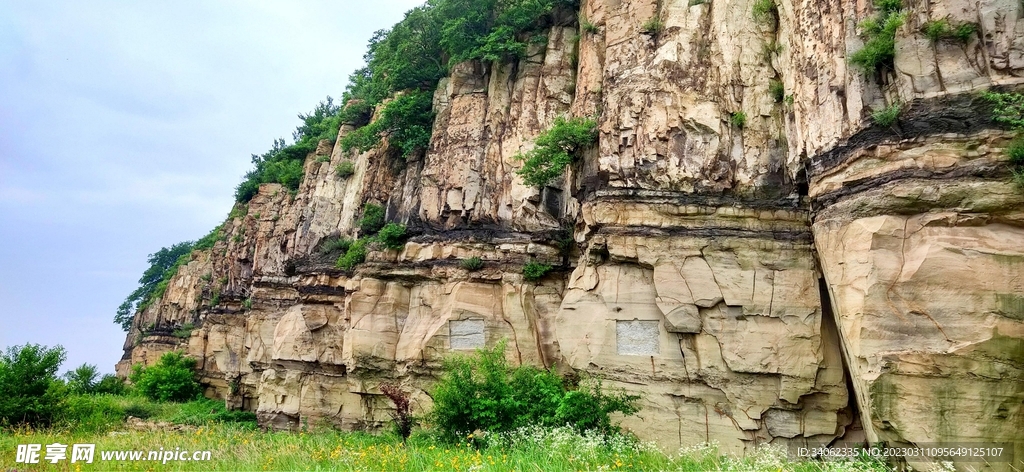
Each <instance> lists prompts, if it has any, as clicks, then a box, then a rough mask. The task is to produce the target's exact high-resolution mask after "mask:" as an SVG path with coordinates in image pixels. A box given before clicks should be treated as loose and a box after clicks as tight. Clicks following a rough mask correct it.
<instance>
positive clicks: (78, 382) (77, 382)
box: [64, 364, 100, 393]
mask: <svg viewBox="0 0 1024 472" xmlns="http://www.w3.org/2000/svg"><path fill="white" fill-rule="evenodd" d="M99 375H100V372H99V370H97V369H96V366H94V365H91V364H82V365H80V366H78V367H76V368H75V369H74V370H69V371H68V372H67V373H65V374H64V379H65V380H67V381H68V384H67V387H68V390H69V391H70V392H71V393H95V391H96V386H97V378H98V377H99Z"/></svg>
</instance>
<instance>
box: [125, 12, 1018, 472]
mask: <svg viewBox="0 0 1024 472" xmlns="http://www.w3.org/2000/svg"><path fill="white" fill-rule="evenodd" d="M691 3H693V2H691ZM865 5H866V4H865V3H864V2H854V1H853V0H843V1H840V2H838V3H829V4H822V3H821V2H811V1H802V2H801V1H796V2H794V1H789V0H784V1H779V2H778V9H779V21H778V24H777V25H776V26H774V27H772V26H769V25H765V24H761V23H757V22H756V21H755V20H753V18H752V17H751V15H750V12H749V8H750V5H748V4H746V3H743V2H739V3H737V2H736V1H718V0H716V1H714V2H704V3H700V4H690V3H687V2H685V1H684V2H656V1H654V0H625V1H614V2H613V1H586V2H584V5H583V7H582V12H581V13H582V14H583V16H585V17H586V18H587V19H588V21H590V22H591V23H593V24H594V25H596V26H597V28H598V33H581V34H580V35H579V36H578V46H577V45H576V44H574V43H575V42H576V40H575V39H574V38H575V37H576V34H577V31H576V29H575V28H569V27H557V28H554V29H552V30H551V31H550V32H549V34H548V42H547V43H546V44H534V45H531V49H530V51H529V54H528V57H526V58H525V59H523V60H522V61H520V63H519V64H517V65H515V67H511V66H510V65H507V64H506V65H503V64H478V63H466V64H461V65H459V66H457V67H455V68H454V69H453V70H452V73H451V76H450V77H449V78H446V79H444V80H442V83H441V84H440V86H439V88H438V90H437V92H436V94H435V100H434V104H435V109H436V111H437V119H436V123H435V126H434V131H433V133H434V134H433V138H432V141H431V146H430V149H429V150H428V151H427V152H426V154H425V155H424V156H418V157H416V158H414V159H412V160H410V161H408V162H406V163H405V164H404V165H394V164H395V163H394V162H392V161H391V160H390V159H391V158H390V157H389V153H388V149H386V148H382V149H374V150H371V151H369V152H367V153H364V154H361V155H346V154H345V153H343V152H342V150H341V149H340V146H334V147H332V146H331V143H329V142H326V141H325V142H322V143H321V146H319V147H318V149H317V151H316V152H315V153H314V155H316V156H327V157H328V159H314V158H310V159H307V161H306V165H305V177H304V180H303V183H302V186H301V188H300V189H299V191H298V193H297V194H295V196H294V197H292V196H291V195H289V193H288V192H286V191H284V190H282V189H281V188H279V187H277V186H276V185H264V186H263V187H262V188H261V189H260V191H259V194H258V195H257V196H256V197H255V198H253V200H252V201H251V202H250V203H249V205H248V208H247V214H246V215H245V216H241V217H236V218H232V219H229V220H228V221H227V222H226V224H225V226H224V231H225V235H226V238H225V239H224V240H222V241H220V242H218V243H217V244H216V245H215V247H214V248H213V249H211V250H209V251H204V252H200V253H196V254H195V256H194V259H193V260H192V262H190V263H189V264H188V265H186V266H184V267H183V268H182V269H181V270H180V271H179V273H178V275H177V276H175V277H174V278H173V279H172V281H171V284H170V287H169V288H168V290H167V292H166V293H165V295H164V296H163V297H162V298H161V299H160V300H158V301H157V302H156V303H154V304H153V305H152V306H150V307H149V308H148V309H147V310H146V311H144V312H141V313H139V314H138V315H137V316H136V319H135V322H134V325H133V328H132V331H131V332H130V333H129V335H128V339H127V340H126V343H125V358H124V360H123V361H122V362H121V363H119V364H118V371H119V372H121V373H124V372H126V370H127V369H128V367H129V366H130V365H131V364H132V363H135V362H153V361H155V359H156V357H157V356H158V355H159V354H160V353H162V352H166V351H167V350H170V349H176V348H182V349H185V350H187V352H188V353H189V355H190V356H192V357H194V358H196V359H197V360H198V361H199V366H200V370H201V373H202V380H203V383H204V384H205V385H206V386H207V394H208V395H209V396H211V397H220V398H225V399H226V400H227V401H228V403H229V404H230V405H232V406H234V407H238V408H245V409H249V410H253V411H255V412H256V413H257V415H258V417H259V419H260V421H261V422H262V423H263V424H265V425H269V426H272V427H275V428H296V427H298V426H299V425H301V424H307V423H310V424H312V423H316V422H321V421H323V422H329V423H333V424H336V425H339V426H341V427H345V428H375V427H379V426H380V425H381V424H382V423H383V422H385V421H386V420H387V418H388V414H387V409H388V408H389V403H388V402H387V401H385V400H384V399H382V396H381V395H380V392H379V390H378V386H379V384H380V382H382V381H384V380H389V381H398V382H400V383H401V384H402V385H403V387H404V388H406V389H407V390H408V391H411V392H413V394H414V405H415V407H416V408H419V409H421V410H423V409H427V408H429V407H430V398H429V395H427V394H426V392H427V391H429V389H430V386H431V385H432V383H433V382H434V381H435V380H436V376H437V375H438V373H439V368H440V363H441V359H442V358H443V357H444V356H445V355H447V354H448V353H451V352H468V350H471V349H473V348H475V347H479V346H484V345H487V346H489V345H492V344H493V343H495V342H497V341H498V340H499V339H502V338H507V339H508V340H509V351H508V355H509V356H510V358H512V359H513V360H514V361H515V362H522V363H531V364H536V365H543V366H548V367H554V368H556V369H560V370H562V371H568V370H578V371H587V372H591V373H595V374H600V375H602V376H604V377H605V378H606V379H607V380H608V382H609V383H611V384H612V385H614V386H617V387H621V388H625V389H627V390H630V391H633V392H640V393H642V394H643V395H644V400H643V402H644V413H643V415H642V416H643V417H642V418H627V419H625V420H624V422H623V424H624V426H626V427H627V428H630V429H631V430H633V431H634V432H636V433H637V434H639V435H640V436H641V437H643V438H645V439H651V440H655V441H657V442H658V443H659V444H661V445H662V446H664V447H665V448H666V449H674V448H677V447H680V446H686V445H692V444H695V443H698V442H704V441H718V442H719V443H720V444H721V445H722V447H723V449H724V450H727V451H730V452H736V453H742V452H743V451H746V450H749V449H750V448H753V447H756V446H757V445H759V444H765V443H775V444H785V445H794V446H795V445H821V444H828V443H830V442H833V441H836V440H840V439H841V440H854V441H856V440H869V441H889V442H893V443H897V444H923V443H938V442H953V443H967V442H971V443H985V442H1011V443H1014V444H1015V445H1014V452H1015V454H1016V455H1017V457H1024V441H1022V437H1021V431H1024V389H1022V387H1021V386H1022V385H1024V295H1022V294H1024V246H1022V245H1021V242H1022V241H1024V196H1022V192H1021V191H1020V190H1019V189H1016V188H1014V187H1013V185H1012V184H1011V183H1010V182H1009V180H1008V178H1007V177H1008V174H1007V172H1008V171H1007V168H1006V166H1005V157H1004V152H1003V149H1004V148H1005V146H1006V145H1007V142H1008V139H1009V137H1010V135H1009V134H1008V133H1007V132H1005V131H1003V130H1000V129H999V128H998V127H997V126H995V125H994V124H993V123H992V122H991V120H990V119H989V118H988V115H987V113H988V111H987V109H986V105H985V104H984V103H983V102H981V101H980V100H979V99H978V98H977V96H976V91H978V90H981V89H985V88H988V87H993V86H995V87H1003V88H1004V89H1013V88H1014V87H1016V88H1017V89H1020V87H1021V84H1024V78H1022V77H1024V19H1022V18H1024V7H1021V6H1020V5H1019V2H1014V1H1011V0H986V1H983V2H981V3H965V2H957V1H954V0H941V1H939V2H932V3H928V4H924V3H920V2H917V3H913V2H911V3H908V4H907V5H906V6H907V8H908V9H909V11H910V14H909V15H908V23H907V25H906V26H905V27H904V28H902V29H901V30H900V32H899V33H898V35H897V51H898V53H897V60H896V64H895V67H896V70H895V71H894V72H893V73H890V74H885V75H884V76H879V77H866V76H864V75H863V74H860V73H859V72H857V71H855V70H851V69H849V66H848V65H847V62H846V60H845V57H846V56H847V53H848V52H850V51H854V50H856V49H858V48H859V47H860V46H861V44H860V41H861V40H860V38H859V37H858V36H857V32H856V31H855V29H854V28H855V25H856V24H857V23H858V21H859V20H860V19H862V18H864V17H865V16H867V15H868V11H866V8H867V7H866V6H865ZM655 15H657V16H658V17H659V18H661V19H662V21H663V22H664V25H665V28H664V30H663V32H661V33H659V34H657V35H652V34H645V33H643V32H642V25H643V24H644V23H645V22H646V21H647V20H649V19H650V18H652V17H654V16H655ZM946 17H949V18H951V19H953V20H956V21H958V22H972V23H976V24H977V25H978V26H979V31H980V32H981V34H980V36H978V37H975V38H973V39H971V40H970V41H969V42H968V43H967V44H965V45H962V46H961V45H953V44H947V43H944V42H939V43H933V42H930V41H928V40H927V39H926V38H924V36H923V34H922V33H921V32H920V26H921V25H922V24H923V23H924V22H925V21H928V20H929V19H941V18H946ZM768 42H775V43H776V44H782V45H783V47H782V48H780V49H779V51H778V52H776V53H774V54H773V55H770V56H769V57H767V58H766V57H765V56H764V54H763V51H764V49H765V47H764V45H765V44H767V43H768ZM573 50H576V51H577V53H576V58H577V59H576V60H575V62H574V59H573V57H572V55H571V54H570V51H573ZM712 58H713V59H712ZM574 64H575V65H576V67H575V68H573V65H574ZM879 79H881V80H879ZM770 80H779V81H781V82H782V83H783V84H784V86H785V89H786V92H787V94H789V95H791V96H792V97H793V98H792V100H791V104H786V103H776V102H775V101H774V100H772V99H771V97H770V95H769V94H768V93H767V87H768V83H769V81H770ZM891 103H902V104H903V107H904V109H905V111H904V113H903V114H901V116H900V119H899V121H898V123H897V125H896V126H894V127H891V128H881V127H878V126H874V125H872V124H871V120H870V118H869V116H870V113H871V111H873V110H878V109H881V108H883V107H885V106H887V105H888V104H891ZM740 110H742V111H744V112H745V113H746V115H747V117H748V118H747V123H746V124H745V126H743V127H737V126H734V125H731V124H730V122H729V114H730V113H732V112H735V111H740ZM564 113H571V114H575V115H578V116H582V115H599V129H600V140H599V144H598V146H596V147H595V148H594V149H592V150H590V151H588V152H587V154H586V155H585V157H584V158H583V159H582V162H579V163H577V164H575V165H574V166H573V167H572V168H571V169H570V170H569V171H568V173H567V175H566V177H565V179H564V180H562V181H560V182H558V183H556V184H553V185H551V186H548V187H545V188H540V189H538V188H533V187H526V186H524V185H522V183H521V181H520V180H519V178H518V177H517V176H516V175H515V173H514V171H515V169H517V168H518V166H519V165H520V164H519V161H517V160H516V159H515V158H514V156H515V154H516V153H517V152H519V151H521V150H523V149H527V148H528V147H529V146H530V145H531V140H532V139H533V138H534V137H535V136H537V135H538V134H539V133H540V132H541V131H542V130H543V129H545V128H546V127H547V126H548V125H549V124H550V123H551V122H552V121H553V120H554V118H555V117H556V116H558V115H560V114H564ZM348 131H349V129H343V130H342V131H341V132H342V133H346V132H348ZM325 160H327V161H329V162H321V161H325ZM346 160H349V161H352V162H353V163H354V164H355V173H354V174H353V175H351V176H349V177H347V178H341V177H339V176H337V175H335V166H336V165H337V164H338V163H340V162H342V161H346ZM365 202H373V203H376V204H381V205H383V206H385V207H386V208H387V215H388V219H389V220H391V221H397V222H401V223H404V224H407V225H408V226H409V228H410V230H411V231H412V235H413V237H412V238H411V239H410V241H409V242H408V243H407V244H406V245H405V247H404V248H403V249H401V250H399V251H374V252H371V253H370V254H369V257H368V258H367V262H366V263H364V264H362V265H360V266H358V267H357V268H356V269H355V270H353V271H342V270H339V269H336V268H335V267H334V266H333V260H334V259H335V258H336V257H337V254H321V253H320V252H319V249H318V248H319V247H320V244H321V243H322V242H323V241H324V240H325V239H326V238H328V237H331V236H336V235H353V234H354V233H355V232H356V228H354V226H353V221H354V220H355V218H356V217H357V216H358V213H359V211H360V209H361V208H362V206H363V204H364V203H365ZM566 235H571V243H570V244H566V242H567V241H566V240H565V236H566ZM560 240H561V244H560ZM470 257H479V258H481V260H482V261H483V267H482V268H481V269H480V270H475V271H469V270H466V269H464V268H462V267H461V266H460V261H461V260H464V259H467V258H470ZM531 260H538V261H543V262H546V263H549V264H552V265H554V266H556V267H557V269H556V270H555V271H553V272H552V273H551V274H549V275H548V276H546V277H544V278H542V279H541V280H538V281H534V282H531V281H526V280H524V279H523V276H522V275H521V267H522V265H523V264H524V263H526V262H528V261H531ZM189 323H190V324H193V325H194V326H195V327H196V328H195V329H194V330H193V331H192V332H191V334H190V336H188V337H187V338H185V339H180V338H177V337H174V336H173V335H172V333H173V330H174V328H175V327H180V326H182V325H185V324H189ZM914 465H915V467H921V466H923V464H914ZM975 465H977V464H975ZM1004 466H1005V465H1004V464H991V467H992V468H993V469H994V470H999V469H1000V468H1003V469H1002V470H1006V469H1005V467H1004Z"/></svg>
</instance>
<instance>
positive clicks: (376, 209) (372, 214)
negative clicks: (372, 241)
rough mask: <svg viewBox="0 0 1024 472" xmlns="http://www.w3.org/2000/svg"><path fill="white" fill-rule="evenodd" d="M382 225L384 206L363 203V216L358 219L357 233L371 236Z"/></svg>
mask: <svg viewBox="0 0 1024 472" xmlns="http://www.w3.org/2000/svg"><path fill="white" fill-rule="evenodd" d="M383 227H384V207H382V206H380V205H375V204H373V203H367V204H365V205H363V216H362V217H361V218H360V219H359V234H361V235H363V236H372V235H374V234H376V233H377V231H380V229H381V228H383Z"/></svg>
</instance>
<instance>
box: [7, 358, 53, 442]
mask: <svg viewBox="0 0 1024 472" xmlns="http://www.w3.org/2000/svg"><path fill="white" fill-rule="evenodd" d="M66 356H67V354H66V353H65V351H64V348H63V347H61V346H55V347H53V348H47V347H46V346H40V345H38V344H26V345H24V346H11V347H9V348H7V351H6V352H4V353H3V354H0V425H18V424H28V425H30V426H42V425H48V424H50V423H51V422H52V421H53V420H54V418H55V417H56V416H57V415H59V414H60V413H61V401H60V399H61V397H62V396H63V395H64V393H65V389H64V385H63V384H62V383H61V382H60V381H59V380H57V369H58V368H60V365H61V363H63V362H64V359H65V358H66Z"/></svg>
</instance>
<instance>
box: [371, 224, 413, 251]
mask: <svg viewBox="0 0 1024 472" xmlns="http://www.w3.org/2000/svg"><path fill="white" fill-rule="evenodd" d="M405 239H406V236H405V225H400V224H398V223H388V224H386V225H384V227H383V228H381V229H380V231H378V232H377V241H379V242H380V243H381V244H382V245H384V247H386V248H388V249H401V248H402V247H404V246H405Z"/></svg>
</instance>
